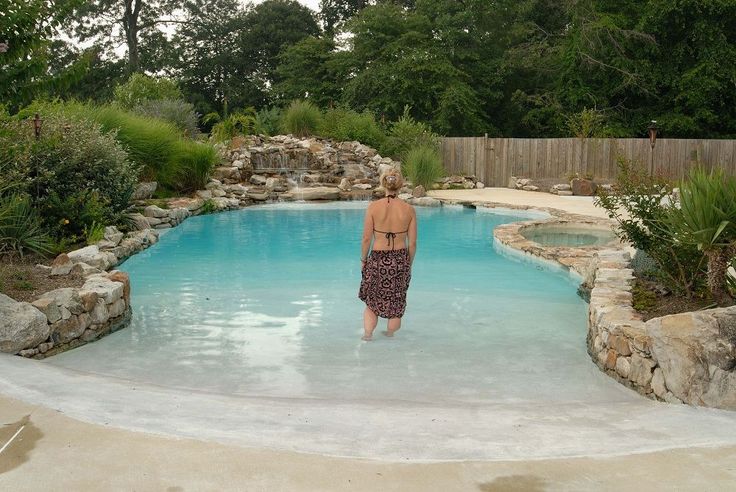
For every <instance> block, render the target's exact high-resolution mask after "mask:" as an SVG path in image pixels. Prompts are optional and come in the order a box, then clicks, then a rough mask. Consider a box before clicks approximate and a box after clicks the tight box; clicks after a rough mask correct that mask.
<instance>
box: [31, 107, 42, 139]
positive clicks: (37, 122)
mask: <svg viewBox="0 0 736 492" xmlns="http://www.w3.org/2000/svg"><path fill="white" fill-rule="evenodd" d="M42 124H43V120H42V119H41V116H39V114H38V113H36V116H34V117H33V133H34V134H35V135H36V139H39V138H40V137H41V125H42Z"/></svg>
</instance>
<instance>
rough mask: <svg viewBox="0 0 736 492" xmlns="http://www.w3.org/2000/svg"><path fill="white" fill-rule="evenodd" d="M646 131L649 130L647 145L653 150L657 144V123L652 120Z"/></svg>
mask: <svg viewBox="0 0 736 492" xmlns="http://www.w3.org/2000/svg"><path fill="white" fill-rule="evenodd" d="M647 130H649V145H651V146H652V149H654V146H655V145H656V143H657V132H658V131H659V127H658V126H657V122H656V121H654V120H652V121H651V122H650V123H649V126H648V127H647Z"/></svg>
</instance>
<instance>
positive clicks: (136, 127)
mask: <svg viewBox="0 0 736 492" xmlns="http://www.w3.org/2000/svg"><path fill="white" fill-rule="evenodd" d="M91 114H92V117H93V118H94V119H95V120H96V121H99V122H100V123H101V124H102V127H103V128H104V129H105V130H106V131H110V132H115V138H116V139H117V140H118V141H119V142H120V143H121V144H122V145H123V147H124V148H125V149H126V150H127V152H128V155H129V156H130V158H131V160H132V161H134V162H136V163H138V164H139V165H141V166H142V175H143V177H144V178H146V179H152V180H155V181H158V182H159V184H160V185H161V186H163V187H165V188H169V189H173V190H177V191H181V192H188V191H194V189H196V188H197V187H203V186H204V185H205V184H206V183H207V179H208V177H209V174H210V173H211V171H212V169H213V168H214V166H215V163H216V162H217V153H216V152H215V150H214V148H213V147H212V146H211V145H208V144H204V143H199V142H194V141H192V140H189V139H186V138H182V137H181V136H180V135H179V131H178V129H177V128H176V127H174V126H173V125H171V124H170V123H167V122H165V121H162V120H158V119H155V118H147V117H144V116H139V115H136V114H134V113H130V112H127V111H123V110H121V109H119V108H116V107H114V106H100V107H98V108H96V109H94V110H92V112H91Z"/></svg>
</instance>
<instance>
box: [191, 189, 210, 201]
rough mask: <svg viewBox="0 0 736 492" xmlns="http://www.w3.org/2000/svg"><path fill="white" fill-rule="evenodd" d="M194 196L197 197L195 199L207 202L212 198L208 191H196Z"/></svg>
mask: <svg viewBox="0 0 736 492" xmlns="http://www.w3.org/2000/svg"><path fill="white" fill-rule="evenodd" d="M195 194H196V195H197V198H200V199H202V200H209V199H210V198H212V191H210V190H197V192H196V193H195Z"/></svg>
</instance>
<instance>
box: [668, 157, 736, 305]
mask: <svg viewBox="0 0 736 492" xmlns="http://www.w3.org/2000/svg"><path fill="white" fill-rule="evenodd" d="M661 226H662V227H661V233H662V236H664V237H674V238H675V239H676V240H677V241H678V242H680V243H683V244H687V245H692V246H695V247H697V248H698V250H700V251H702V252H704V254H705V255H706V256H707V258H708V289H709V290H710V293H711V296H712V297H713V298H714V299H715V300H716V301H717V302H719V303H724V302H727V300H728V297H729V296H728V294H727V289H726V277H727V270H728V267H729V266H730V263H731V259H732V258H733V257H734V256H735V255H736V177H733V176H727V175H726V174H725V173H724V172H723V170H722V169H720V168H716V169H714V170H712V171H711V172H706V171H704V170H703V169H699V168H696V169H693V170H692V171H691V172H690V175H689V176H688V179H686V180H684V181H683V182H682V183H681V184H680V204H679V207H670V208H669V210H668V211H667V214H666V215H665V216H664V217H663V220H662V224H661Z"/></svg>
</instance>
